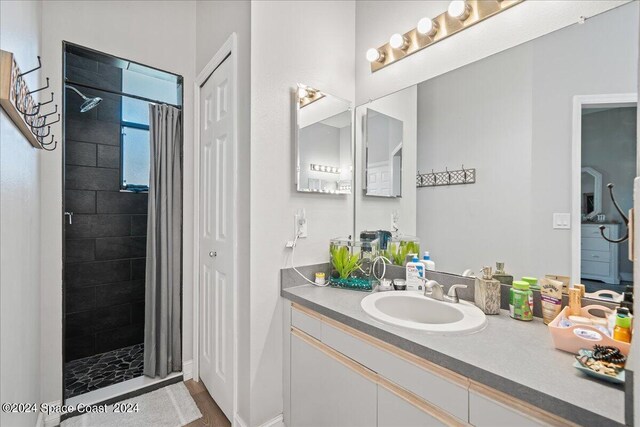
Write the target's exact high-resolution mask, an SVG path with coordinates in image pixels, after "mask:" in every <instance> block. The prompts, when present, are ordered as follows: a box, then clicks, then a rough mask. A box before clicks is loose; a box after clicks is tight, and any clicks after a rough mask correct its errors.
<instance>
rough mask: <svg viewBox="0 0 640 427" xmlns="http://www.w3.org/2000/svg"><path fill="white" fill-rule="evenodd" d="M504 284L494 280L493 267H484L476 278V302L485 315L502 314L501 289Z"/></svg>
mask: <svg viewBox="0 0 640 427" xmlns="http://www.w3.org/2000/svg"><path fill="white" fill-rule="evenodd" d="M501 287H502V284H501V283H500V282H499V281H498V280H496V279H494V278H493V275H492V274H491V267H483V268H482V271H481V274H480V276H479V277H476V285H475V295H474V302H475V303H476V306H478V308H479V309H480V310H482V311H483V312H484V313H485V314H500V288H501Z"/></svg>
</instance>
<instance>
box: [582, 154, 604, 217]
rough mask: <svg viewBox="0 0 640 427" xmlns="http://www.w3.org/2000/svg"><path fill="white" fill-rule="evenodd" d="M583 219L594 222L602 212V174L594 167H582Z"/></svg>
mask: <svg viewBox="0 0 640 427" xmlns="http://www.w3.org/2000/svg"><path fill="white" fill-rule="evenodd" d="M581 184H582V185H581V186H580V188H581V194H582V196H581V201H582V203H581V208H580V212H581V213H582V218H584V219H585V220H594V219H595V218H596V216H597V215H598V214H599V213H600V212H602V174H601V173H600V172H598V171H597V170H595V169H594V168H592V167H588V166H587V167H584V166H583V167H582V176H581Z"/></svg>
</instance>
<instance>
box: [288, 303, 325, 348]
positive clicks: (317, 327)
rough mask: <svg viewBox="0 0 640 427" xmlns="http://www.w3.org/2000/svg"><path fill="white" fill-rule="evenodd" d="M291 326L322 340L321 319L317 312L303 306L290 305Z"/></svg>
mask: <svg viewBox="0 0 640 427" xmlns="http://www.w3.org/2000/svg"><path fill="white" fill-rule="evenodd" d="M291 326H294V327H296V328H298V329H300V330H301V331H303V332H305V333H307V334H308V335H311V336H312V337H314V338H316V339H318V340H322V320H321V318H320V316H319V315H318V314H316V313H315V312H313V311H311V310H307V309H305V308H304V307H300V306H292V307H291Z"/></svg>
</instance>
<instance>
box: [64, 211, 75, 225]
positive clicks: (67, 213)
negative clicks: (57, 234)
mask: <svg viewBox="0 0 640 427" xmlns="http://www.w3.org/2000/svg"><path fill="white" fill-rule="evenodd" d="M64 215H65V216H68V217H69V225H71V224H73V212H65V213H64Z"/></svg>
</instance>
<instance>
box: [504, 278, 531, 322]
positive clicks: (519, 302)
mask: <svg viewBox="0 0 640 427" xmlns="http://www.w3.org/2000/svg"><path fill="white" fill-rule="evenodd" d="M509 312H510V314H511V317H513V318H514V319H517V320H525V321H530V320H533V292H532V291H531V289H529V284H528V283H527V282H525V281H523V280H514V281H513V286H511V289H510V290H509Z"/></svg>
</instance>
